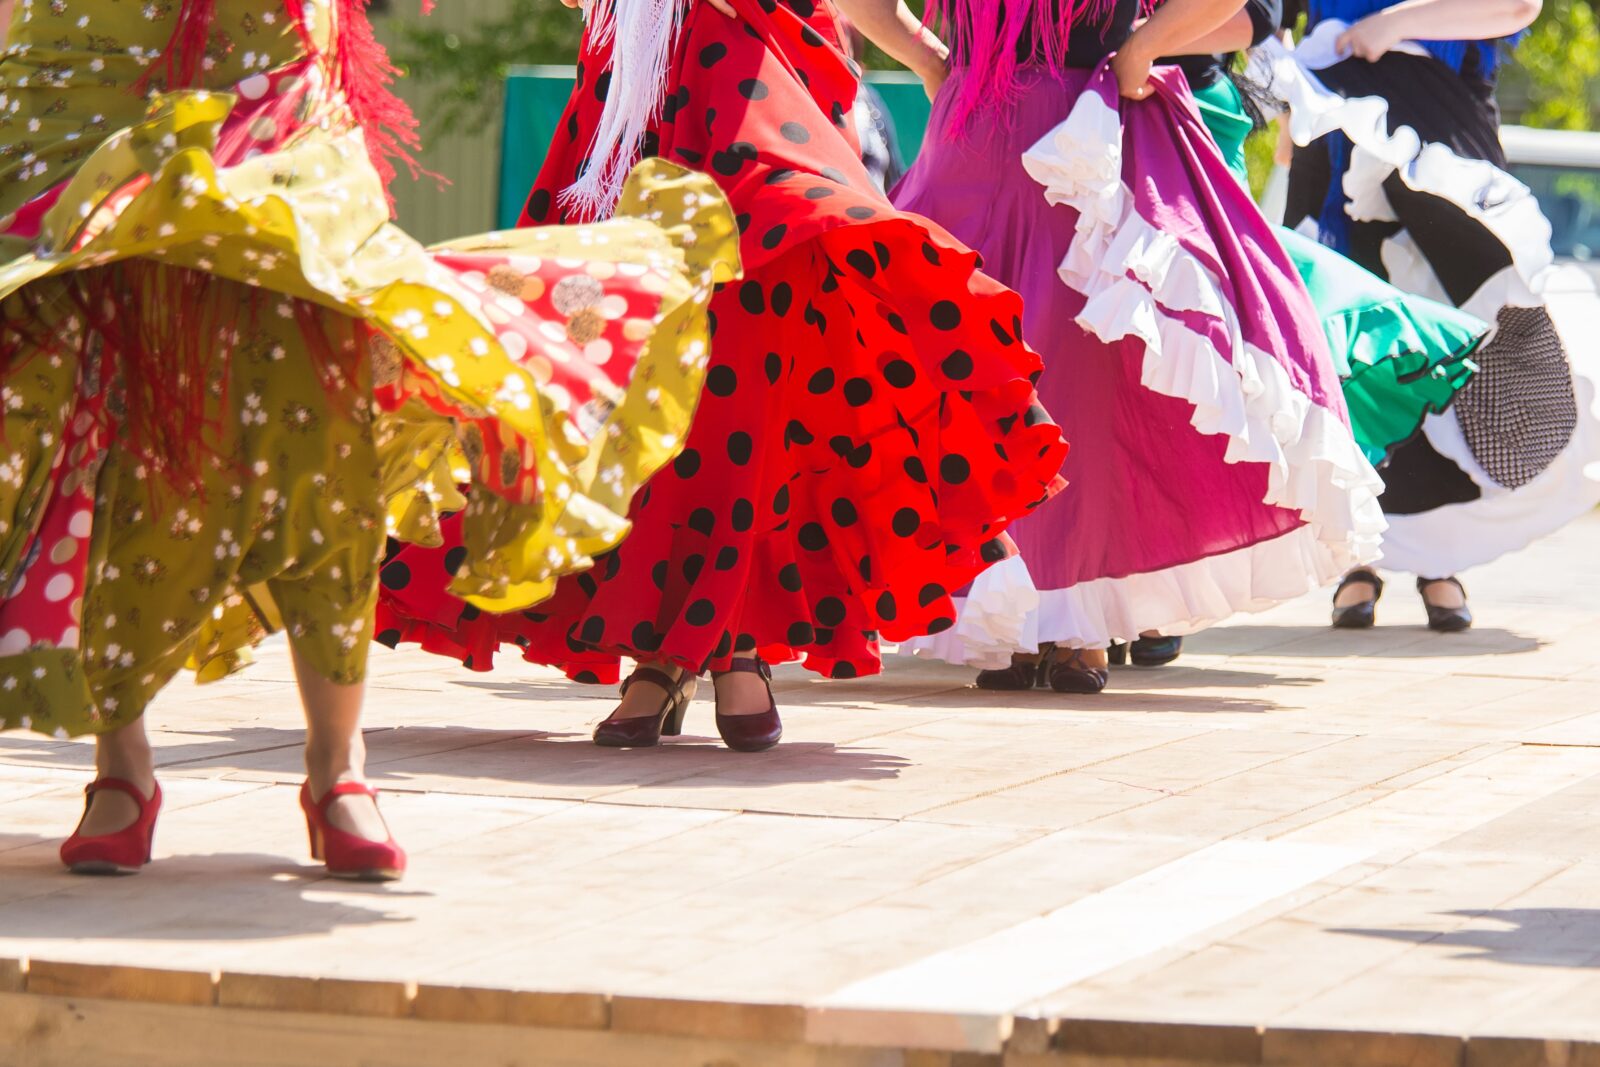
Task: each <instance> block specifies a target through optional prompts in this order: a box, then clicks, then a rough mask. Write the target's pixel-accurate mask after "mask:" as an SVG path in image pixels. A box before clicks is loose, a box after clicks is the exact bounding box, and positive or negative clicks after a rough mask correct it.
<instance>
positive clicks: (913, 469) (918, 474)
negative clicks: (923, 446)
mask: <svg viewBox="0 0 1600 1067" xmlns="http://www.w3.org/2000/svg"><path fill="white" fill-rule="evenodd" d="M904 467H905V472H906V477H908V478H910V479H911V480H912V481H914V482H921V483H922V484H923V485H926V484H928V472H927V470H926V469H925V468H924V467H923V466H922V460H920V459H918V458H917V457H916V456H907V457H906V461H905V464H904Z"/></svg>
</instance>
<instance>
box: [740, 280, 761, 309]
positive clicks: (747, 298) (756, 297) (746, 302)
mask: <svg viewBox="0 0 1600 1067" xmlns="http://www.w3.org/2000/svg"><path fill="white" fill-rule="evenodd" d="M739 304H740V306H741V307H743V308H744V309H745V310H746V311H748V312H750V314H752V315H759V314H761V313H762V312H763V311H765V310H767V297H766V294H765V293H763V292H762V291H761V283H760V282H745V283H744V284H743V285H741V286H740V287H739Z"/></svg>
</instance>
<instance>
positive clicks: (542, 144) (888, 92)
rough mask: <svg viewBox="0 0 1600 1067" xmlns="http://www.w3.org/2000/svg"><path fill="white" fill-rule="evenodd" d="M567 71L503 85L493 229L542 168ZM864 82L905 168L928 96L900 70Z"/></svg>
mask: <svg viewBox="0 0 1600 1067" xmlns="http://www.w3.org/2000/svg"><path fill="white" fill-rule="evenodd" d="M574 76H575V75H574V73H573V70H572V68H571V67H516V68H514V69H513V70H512V71H511V76H510V78H509V79H508V80H507V82H506V102H505V127H504V132H503V133H502V134H501V150H500V205H499V213H498V225H499V226H501V227H503V228H509V227H512V226H515V225H516V224H517V219H518V218H519V217H521V215H522V204H523V201H525V200H526V199H527V197H528V190H530V189H532V188H533V180H534V178H536V177H537V176H538V174H539V168H540V167H541V166H543V165H544V157H545V149H546V148H547V147H549V145H550V142H551V141H552V140H554V139H555V135H556V126H557V124H558V123H560V121H561V112H562V109H563V108H565V107H566V106H567V97H569V96H571V95H572V82H573V78H574ZM867 80H868V81H869V82H871V83H872V85H873V87H874V88H875V89H877V90H878V92H879V94H880V95H882V97H883V101H884V103H885V104H887V105H888V107H889V114H890V116H891V117H892V118H893V119H894V127H895V136H896V137H897V138H898V139H899V142H900V151H901V153H902V154H903V155H904V156H905V160H906V165H907V166H909V165H910V164H911V161H912V160H914V159H916V158H917V152H918V151H920V150H921V148H922V135H923V133H924V131H925V130H926V129H927V126H928V112H929V105H928V97H927V96H926V94H924V93H923V91H922V82H920V81H919V80H917V78H916V76H915V75H912V74H908V73H907V72H905V71H891V70H877V71H870V72H868V74H867Z"/></svg>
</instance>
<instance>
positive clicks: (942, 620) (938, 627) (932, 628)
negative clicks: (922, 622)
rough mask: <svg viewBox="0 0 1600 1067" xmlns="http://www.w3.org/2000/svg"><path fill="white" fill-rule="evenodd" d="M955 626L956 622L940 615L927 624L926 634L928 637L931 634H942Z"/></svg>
mask: <svg viewBox="0 0 1600 1067" xmlns="http://www.w3.org/2000/svg"><path fill="white" fill-rule="evenodd" d="M955 624H956V620H954V619H952V618H950V617H948V616H944V615H941V616H940V617H939V618H937V619H934V620H933V621H932V622H930V623H928V633H929V635H930V636H931V635H933V634H942V633H944V632H945V631H946V630H948V629H950V627H952V626H954V625H955Z"/></svg>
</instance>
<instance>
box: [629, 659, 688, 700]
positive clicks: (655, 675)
mask: <svg viewBox="0 0 1600 1067" xmlns="http://www.w3.org/2000/svg"><path fill="white" fill-rule="evenodd" d="M689 677H690V675H689V674H688V672H687V671H686V672H684V673H683V674H680V675H679V676H678V677H676V678H674V677H672V675H670V674H668V673H667V672H666V671H663V670H660V669H658V668H656V667H639V668H637V669H636V670H635V671H634V672H633V673H632V674H630V675H628V680H627V681H625V682H623V683H622V693H623V695H624V696H626V695H627V693H628V690H629V689H631V688H632V687H633V686H634V685H636V684H637V683H639V682H645V683H647V684H649V685H653V686H656V687H657V688H659V689H660V690H661V691H662V692H664V693H666V694H667V696H668V697H669V698H670V699H671V700H672V701H673V702H674V703H676V702H677V701H679V700H682V699H683V697H684V695H685V689H684V683H685V682H686V681H688V680H689Z"/></svg>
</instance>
